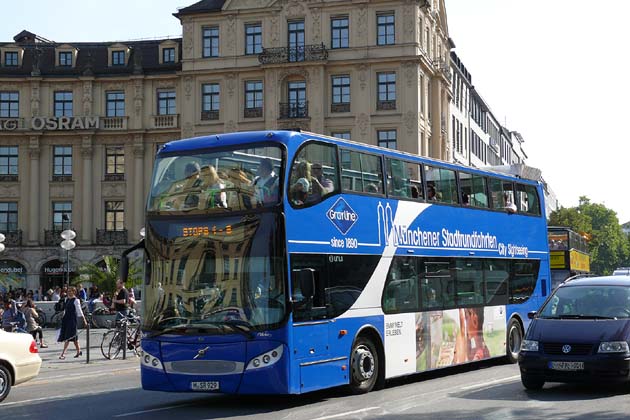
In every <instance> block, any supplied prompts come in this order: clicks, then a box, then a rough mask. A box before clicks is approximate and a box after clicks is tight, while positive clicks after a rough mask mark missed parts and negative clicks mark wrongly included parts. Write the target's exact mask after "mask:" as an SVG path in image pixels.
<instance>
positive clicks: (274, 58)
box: [0, 0, 453, 289]
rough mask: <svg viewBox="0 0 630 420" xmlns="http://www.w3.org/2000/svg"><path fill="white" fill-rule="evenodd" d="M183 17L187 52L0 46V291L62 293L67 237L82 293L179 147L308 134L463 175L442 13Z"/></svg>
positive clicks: (350, 6) (332, 7)
mask: <svg viewBox="0 0 630 420" xmlns="http://www.w3.org/2000/svg"><path fill="white" fill-rule="evenodd" d="M174 15H175V16H176V17H177V18H178V19H179V20H180V21H181V24H182V29H183V38H182V39H166V40H151V41H129V42H112V43H109V42H97V43H72V42H70V43H64V44H61V43H55V42H52V41H48V40H46V39H44V38H42V37H39V36H36V35H34V34H32V33H29V32H26V31H25V32H23V33H21V34H18V35H17V36H16V37H15V38H14V42H6V43H0V232H4V233H5V234H6V235H7V237H8V238H7V241H6V242H5V244H6V246H7V249H6V250H5V251H4V252H3V253H2V254H0V280H3V279H4V280H7V279H10V280H12V281H13V283H15V284H14V285H15V286H18V287H27V288H29V289H35V288H37V287H39V286H42V287H43V288H48V287H51V286H54V285H58V284H61V283H62V282H63V274H64V271H65V270H66V268H65V267H67V266H64V263H65V257H66V256H65V252H64V251H62V250H61V248H60V247H59V242H60V241H61V238H60V236H59V234H60V232H61V231H62V230H63V229H67V228H69V227H72V228H73V229H74V230H75V231H76V232H77V238H76V239H75V241H76V242H77V247H76V248H75V250H73V251H72V252H71V253H70V261H71V264H70V271H71V273H70V274H71V276H72V277H74V276H75V275H76V273H75V270H76V267H77V266H79V265H81V264H82V263H85V262H92V263H98V262H99V261H101V259H102V256H103V255H107V254H119V253H120V251H121V249H123V248H125V247H127V246H129V244H131V243H135V242H137V241H138V240H139V239H140V236H139V231H140V228H141V227H142V226H143V224H144V221H143V213H144V202H145V197H146V194H147V192H148V189H149V184H150V174H151V169H152V165H153V160H154V154H155V151H156V149H157V148H158V147H159V145H160V144H162V143H165V142H167V141H169V140H172V139H177V138H180V137H192V136H198V135H205V134H212V133H220V132H229V131H236V130H239V131H244V130H263V129H293V128H301V129H305V130H309V131H314V132H318V133H322V134H328V135H335V136H338V137H345V138H351V139H353V140H356V141H361V142H365V143H369V144H377V145H381V146H384V147H391V148H396V149H399V150H404V151H407V152H411V153H417V154H421V155H425V156H431V157H434V158H438V159H443V160H452V149H451V143H450V141H449V139H450V134H449V130H450V124H449V121H450V114H449V102H450V100H451V86H450V84H451V75H450V72H451V70H450V64H449V60H450V55H449V52H450V49H451V48H452V46H453V45H452V42H451V40H450V38H449V36H448V26H447V20H446V10H445V6H444V0H398V1H394V0H353V1H352V2H349V1H339V0H319V1H314V0H308V1H298V0H202V1H200V2H197V3H195V4H193V5H191V6H188V7H185V8H182V9H180V10H179V11H177V13H175V14H174ZM4 283H6V282H4ZM2 284H3V282H1V281H0V289H1V288H2Z"/></svg>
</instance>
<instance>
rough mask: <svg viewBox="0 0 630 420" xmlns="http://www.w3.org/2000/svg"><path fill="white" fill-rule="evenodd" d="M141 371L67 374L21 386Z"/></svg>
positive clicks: (127, 370) (125, 370) (120, 370)
mask: <svg viewBox="0 0 630 420" xmlns="http://www.w3.org/2000/svg"><path fill="white" fill-rule="evenodd" d="M138 371H140V368H127V369H118V370H115V371H108V372H99V371H96V372H92V373H74V374H67V375H57V376H51V377H49V378H41V379H39V378H38V379H36V380H32V381H29V382H26V383H25V384H23V385H20V387H24V388H26V387H29V386H34V385H43V384H49V383H52V382H64V381H69V380H76V379H82V378H87V379H91V378H97V377H99V376H115V375H121V374H125V373H128V372H138Z"/></svg>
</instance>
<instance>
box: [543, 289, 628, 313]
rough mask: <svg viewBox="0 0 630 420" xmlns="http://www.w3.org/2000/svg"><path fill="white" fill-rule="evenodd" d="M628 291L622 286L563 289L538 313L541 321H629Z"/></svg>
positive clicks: (558, 290)
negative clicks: (617, 319) (554, 319)
mask: <svg viewBox="0 0 630 420" xmlns="http://www.w3.org/2000/svg"><path fill="white" fill-rule="evenodd" d="M629 291H630V289H629V288H628V287H625V286H612V285H601V286H600V285H590V286H565V287H559V288H558V289H556V291H555V293H554V294H553V296H552V297H551V298H550V299H549V300H548V301H547V303H546V304H545V306H544V307H543V308H542V309H541V310H540V313H539V317H541V318H573V317H576V318H577V317H579V318H600V317H601V318H629V317H630V300H629V298H630V296H629V293H628V292H629Z"/></svg>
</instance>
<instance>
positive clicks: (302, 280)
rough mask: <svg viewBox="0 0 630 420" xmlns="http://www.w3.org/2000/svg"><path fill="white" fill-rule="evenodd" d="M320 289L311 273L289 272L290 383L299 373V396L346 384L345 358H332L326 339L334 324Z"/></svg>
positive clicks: (313, 270) (308, 271) (304, 270)
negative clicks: (291, 372) (290, 273)
mask: <svg viewBox="0 0 630 420" xmlns="http://www.w3.org/2000/svg"><path fill="white" fill-rule="evenodd" d="M323 287H324V285H323V284H322V283H321V282H320V281H319V273H318V271H316V270H315V269H313V268H301V269H294V270H292V290H293V291H292V301H293V325H292V329H293V340H292V343H291V352H292V354H293V364H294V366H293V368H294V369H293V372H294V373H293V380H294V381H297V380H298V378H297V376H296V375H297V373H296V372H299V384H300V392H309V391H313V390H317V389H321V388H325V387H329V386H336V385H343V384H347V383H348V379H347V370H345V369H344V365H345V366H347V364H348V360H347V357H346V358H339V357H332V356H333V354H332V351H331V346H330V340H329V337H330V331H331V329H334V328H335V325H334V324H335V320H334V319H333V318H331V317H329V308H328V307H327V306H326V304H325V301H324V298H323V296H324V293H323ZM320 289H322V290H320ZM294 383H295V382H294Z"/></svg>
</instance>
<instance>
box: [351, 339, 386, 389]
mask: <svg viewBox="0 0 630 420" xmlns="http://www.w3.org/2000/svg"><path fill="white" fill-rule="evenodd" d="M380 366H381V364H380V361H379V358H378V351H377V350H376V346H375V345H374V343H373V342H372V340H370V339H369V338H367V337H359V338H357V341H356V342H355V343H354V346H353V347H352V354H351V357H350V374H351V377H350V390H351V391H352V393H353V394H365V393H367V392H370V391H371V390H372V389H373V388H374V386H375V385H376V382H377V381H378V379H379V374H380V372H379V369H380Z"/></svg>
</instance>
